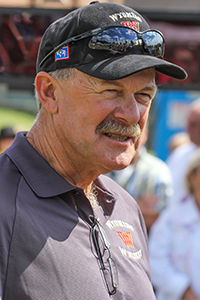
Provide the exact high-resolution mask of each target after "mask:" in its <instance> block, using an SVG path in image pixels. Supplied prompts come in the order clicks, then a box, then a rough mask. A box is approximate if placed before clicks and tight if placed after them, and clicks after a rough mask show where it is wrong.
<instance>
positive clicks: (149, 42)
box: [142, 31, 164, 57]
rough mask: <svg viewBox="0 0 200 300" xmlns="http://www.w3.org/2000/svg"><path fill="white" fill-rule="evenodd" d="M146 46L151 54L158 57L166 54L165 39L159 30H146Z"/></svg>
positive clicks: (144, 39) (144, 36)
mask: <svg viewBox="0 0 200 300" xmlns="http://www.w3.org/2000/svg"><path fill="white" fill-rule="evenodd" d="M142 38H143V41H144V44H145V45H144V47H145V49H146V50H148V52H149V54H151V55H153V56H156V57H163V56H164V39H163V37H162V35H161V34H160V33H159V32H157V31H146V32H144V33H143V34H142Z"/></svg>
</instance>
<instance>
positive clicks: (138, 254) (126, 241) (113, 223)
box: [106, 220, 142, 260]
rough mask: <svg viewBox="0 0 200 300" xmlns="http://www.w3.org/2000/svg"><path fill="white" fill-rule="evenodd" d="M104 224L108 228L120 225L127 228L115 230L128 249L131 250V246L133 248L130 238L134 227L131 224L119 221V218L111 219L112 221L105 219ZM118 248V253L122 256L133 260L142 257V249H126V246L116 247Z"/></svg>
mask: <svg viewBox="0 0 200 300" xmlns="http://www.w3.org/2000/svg"><path fill="white" fill-rule="evenodd" d="M106 225H107V226H108V227H109V229H110V230H112V229H114V228H116V227H122V228H126V229H129V231H117V234H118V236H119V237H120V238H121V240H122V241H123V242H124V244H125V245H126V246H127V247H129V249H130V250H131V248H134V243H133V239H132V233H133V232H134V228H133V226H132V225H130V224H128V223H126V222H124V221H121V220H113V221H110V220H109V221H107V222H106ZM118 248H119V250H120V253H121V254H122V256H124V257H128V258H131V259H134V260H137V259H140V258H141V257H142V250H141V249H139V250H138V251H135V252H132V251H129V250H127V249H126V248H123V247H120V246H119V247H118Z"/></svg>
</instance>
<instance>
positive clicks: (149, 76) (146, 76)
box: [86, 68, 156, 89]
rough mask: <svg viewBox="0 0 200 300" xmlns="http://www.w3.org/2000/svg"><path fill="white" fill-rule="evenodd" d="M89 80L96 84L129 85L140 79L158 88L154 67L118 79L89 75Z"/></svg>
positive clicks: (145, 83)
mask: <svg viewBox="0 0 200 300" xmlns="http://www.w3.org/2000/svg"><path fill="white" fill-rule="evenodd" d="M86 76H88V75H86ZM89 80H90V81H91V82H92V83H94V84H96V85H102V86H103V85H114V86H118V87H123V86H127V84H133V85H134V83H135V84H136V83H137V82H138V81H141V83H143V84H144V85H149V87H152V88H153V89H154V88H155V89H156V84H155V69H154V68H151V69H147V70H144V71H141V72H138V73H135V74H132V75H129V76H127V77H124V78H122V79H117V80H105V79H99V78H96V77H92V76H89Z"/></svg>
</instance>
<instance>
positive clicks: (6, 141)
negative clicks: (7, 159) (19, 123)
mask: <svg viewBox="0 0 200 300" xmlns="http://www.w3.org/2000/svg"><path fill="white" fill-rule="evenodd" d="M14 138H15V132H14V130H13V128H12V127H11V126H7V127H3V128H2V129H1V132H0V153H2V152H4V151H5V150H6V149H7V148H8V147H9V146H10V145H11V144H12V142H13V140H14Z"/></svg>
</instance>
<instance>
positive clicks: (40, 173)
mask: <svg viewBox="0 0 200 300" xmlns="http://www.w3.org/2000/svg"><path fill="white" fill-rule="evenodd" d="M6 154H7V155H8V156H9V158H10V159H11V160H12V162H13V163H14V164H15V165H16V167H17V168H18V170H19V171H20V173H21V174H22V176H23V177H24V179H25V180H26V181H27V183H28V185H29V186H30V187H31V189H32V190H33V191H34V192H35V193H36V194H37V196H39V197H44V198H48V197H53V196H56V195H60V194H63V193H66V192H69V191H72V190H75V189H77V187H75V186H73V185H71V184H70V183H69V182H67V181H66V180H65V179H64V178H63V177H62V176H61V175H59V174H58V173H57V172H56V171H55V170H54V169H53V168H52V167H51V166H50V165H49V164H48V163H47V161H46V160H45V159H44V158H43V157H42V156H41V155H40V154H39V153H38V152H37V151H36V150H35V149H34V148H33V146H32V145H31V144H30V143H29V142H28V140H27V139H26V132H19V133H17V135H16V137H15V140H14V141H13V143H12V145H11V146H10V147H9V148H8V149H7V150H6Z"/></svg>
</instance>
